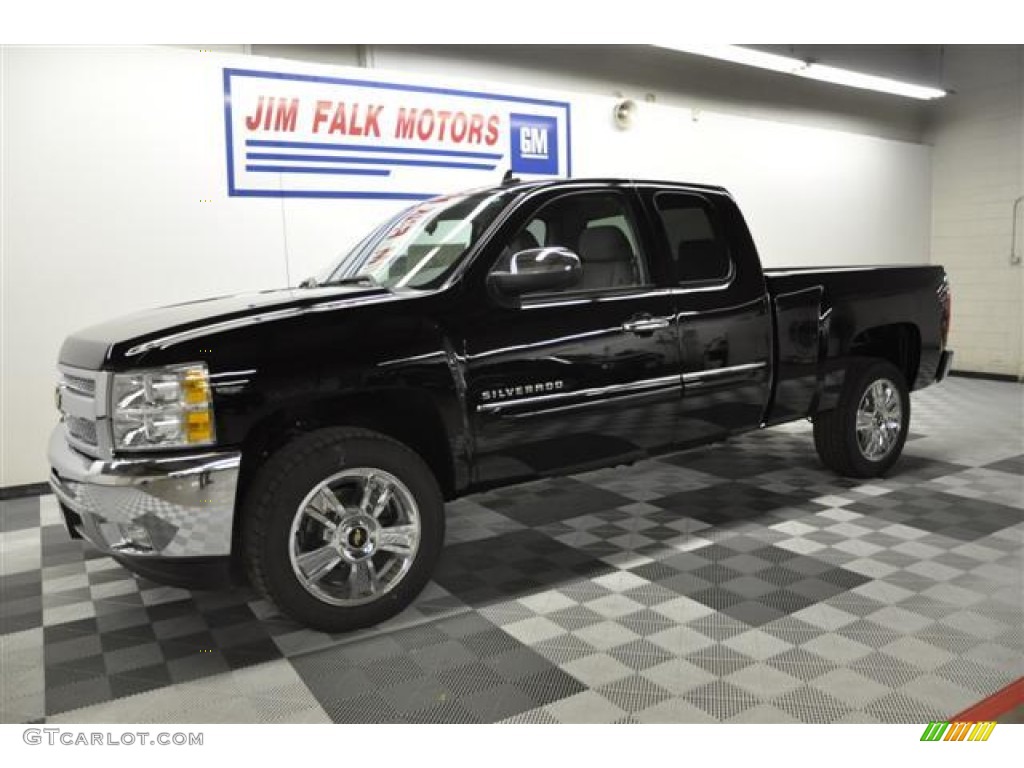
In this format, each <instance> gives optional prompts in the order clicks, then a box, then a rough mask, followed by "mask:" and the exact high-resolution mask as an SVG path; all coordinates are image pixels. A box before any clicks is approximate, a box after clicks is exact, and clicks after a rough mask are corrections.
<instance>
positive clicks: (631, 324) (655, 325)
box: [622, 315, 670, 334]
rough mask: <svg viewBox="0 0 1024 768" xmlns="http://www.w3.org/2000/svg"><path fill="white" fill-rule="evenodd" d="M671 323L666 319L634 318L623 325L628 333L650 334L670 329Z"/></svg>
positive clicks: (623, 328)
mask: <svg viewBox="0 0 1024 768" xmlns="http://www.w3.org/2000/svg"><path fill="white" fill-rule="evenodd" d="M669 325H670V322H669V321H668V320H667V319H666V318H664V317H651V316H649V315H648V316H646V317H634V318H632V319H630V320H627V321H626V322H624V323H623V324H622V330H624V331H626V332H628V333H636V334H648V333H654V332H655V331H660V330H662V329H663V328H668V327H669Z"/></svg>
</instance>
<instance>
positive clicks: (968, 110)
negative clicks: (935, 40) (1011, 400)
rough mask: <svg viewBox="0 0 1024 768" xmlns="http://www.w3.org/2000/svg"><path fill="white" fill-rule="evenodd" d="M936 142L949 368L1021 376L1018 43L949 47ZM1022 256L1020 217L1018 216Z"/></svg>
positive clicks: (1023, 278) (1023, 78) (1023, 311)
mask: <svg viewBox="0 0 1024 768" xmlns="http://www.w3.org/2000/svg"><path fill="white" fill-rule="evenodd" d="M946 72H947V75H946V77H947V82H948V84H949V85H950V87H952V88H954V89H955V93H954V94H953V95H952V96H950V97H949V98H948V99H947V100H945V101H944V103H942V104H940V105H939V109H938V112H937V116H936V121H935V126H934V131H933V135H932V136H931V137H930V138H931V140H932V142H933V143H934V149H933V153H932V156H933V189H932V228H931V236H932V242H931V251H932V259H933V261H934V262H935V263H936V264H942V265H944V266H945V267H946V269H947V271H948V272H949V277H950V282H951V284H952V287H953V323H952V329H951V331H950V345H951V346H952V347H953V349H955V350H956V358H955V360H954V366H953V367H954V368H957V369H960V370H966V371H979V372H985V373H994V374H1002V375H1008V376H1016V377H1024V265H1013V264H1011V263H1010V251H1011V235H1012V232H1013V220H1012V211H1013V201H1014V199H1015V198H1017V197H1018V196H1020V195H1024V46H1019V45H1018V46H950V47H949V49H948V53H947V57H946ZM1017 228H1018V239H1017V246H1016V247H1017V249H1018V252H1021V253H1024V212H1022V213H1020V214H1019V217H1018V224H1017Z"/></svg>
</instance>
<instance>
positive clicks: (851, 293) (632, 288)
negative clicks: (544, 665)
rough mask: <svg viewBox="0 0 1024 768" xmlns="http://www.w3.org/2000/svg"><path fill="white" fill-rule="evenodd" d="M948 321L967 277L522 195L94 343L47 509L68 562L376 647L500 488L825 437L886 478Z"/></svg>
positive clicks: (412, 221)
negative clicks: (447, 539)
mask: <svg viewBox="0 0 1024 768" xmlns="http://www.w3.org/2000/svg"><path fill="white" fill-rule="evenodd" d="M949 321H950V294H949V288H948V284H947V281H946V277H945V272H944V271H943V269H942V268H941V267H937V266H907V267H862V268H861V267H844V268H835V269H814V270H812V269H776V270H764V269H762V267H761V264H760V261H759V258H758V255H757V251H756V250H755V247H754V243H753V241H752V240H751V236H750V233H749V232H748V230H747V227H746V225H745V223H744V221H743V218H742V216H741V214H740V211H739V209H738V208H737V206H736V204H735V203H734V202H733V200H732V198H731V197H730V196H729V194H728V193H727V192H726V191H725V190H723V189H721V188H717V187H707V186H698V185H684V184H674V183H664V182H641V181H623V180H573V181H554V182H543V183H539V182H538V183H520V182H517V181H516V180H511V181H510V182H508V183H505V184H503V185H501V186H499V187H495V188H490V189H485V190H478V191H472V192H467V193H464V194H456V195H449V196H446V197H439V198H436V199H432V200H428V201H425V202H422V203H419V204H416V205H414V206H413V207H411V208H409V209H407V210H406V211H404V212H402V213H401V214H399V215H398V216H396V217H395V218H393V219H391V220H390V221H387V222H386V223H384V224H383V225H382V226H380V227H378V228H377V229H375V230H374V231H373V232H371V233H370V234H369V235H368V236H367V237H366V239H364V240H363V241H362V242H361V243H359V244H358V245H357V246H356V247H355V248H353V249H352V251H351V252H349V253H348V254H347V255H345V256H344V257H342V258H341V259H340V260H339V261H338V263H337V264H336V265H334V266H333V267H331V268H330V269H329V270H328V271H327V272H326V273H325V274H324V275H321V276H320V278H319V280H317V279H313V278H311V279H309V280H307V281H306V282H305V283H304V284H303V286H302V287H300V288H295V289H283V290H274V291H265V292H261V293H257V294H250V295H241V296H226V297H221V298H215V299H209V300H205V301H196V302H191V303H186V304H178V305H174V306H170V307H164V308H162V309H157V310H153V311H149V312H143V313H140V314H136V315H133V316H129V317H126V318H123V319H120V320H117V321H114V322H111V323H107V324H104V325H99V326H96V327H93V328H89V329H86V330H84V331H81V332H79V333H76V334H75V335H73V336H71V337H70V338H68V339H67V340H66V341H65V343H64V345H63V348H62V349H61V352H60V360H59V371H60V383H59V385H58V389H57V402H58V408H59V410H60V412H61V416H62V419H61V421H62V423H61V424H60V425H59V426H58V427H57V428H56V430H55V431H54V434H53V436H52V438H51V442H50V449H49V457H50V464H51V467H52V473H51V477H50V482H51V485H52V487H53V490H54V492H55V493H56V495H57V497H58V498H59V501H60V504H61V508H62V509H63V513H64V516H65V519H66V522H67V526H68V530H69V531H70V533H71V535H72V536H74V537H80V536H81V537H85V538H86V539H88V540H89V541H91V542H92V543H93V544H94V545H96V546H97V547H99V548H100V549H102V550H103V551H104V552H107V553H109V554H110V555H111V556H113V557H114V558H116V559H117V560H118V561H120V562H121V563H123V564H124V565H125V566H126V567H128V568H130V569H132V570H134V571H136V572H138V573H140V574H143V575H146V576H149V577H151V578H154V579H157V580H161V581H165V582H168V583H178V584H188V585H193V586H196V585H200V584H210V583H212V582H213V581H215V580H217V579H218V578H219V577H221V576H222V575H230V574H235V575H237V574H247V575H248V577H249V579H250V580H251V582H252V583H254V584H255V586H256V587H258V588H259V589H260V590H261V591H262V592H263V593H265V594H266V595H267V596H268V597H269V598H271V599H272V600H273V601H274V602H275V603H276V604H277V605H278V606H279V607H280V608H281V609H282V610H283V611H285V612H286V613H288V614H290V615H291V616H293V617H295V618H296V619H298V620H299V621H301V622H304V623H306V624H308V625H311V626H313V627H318V628H321V629H324V630H329V631H341V630H346V629H353V628H356V627H361V626H367V625H371V624H374V623H377V622H380V621H382V620H383V619H385V618H387V617H389V616H392V615H394V614H395V613H397V612H398V611H400V610H401V609H402V608H403V607H405V606H406V605H407V604H408V603H410V602H411V601H412V599H413V598H414V597H415V596H416V595H417V594H418V593H419V591H420V590H421V589H422V588H423V586H424V585H425V584H426V583H427V581H428V579H429V578H430V575H431V571H432V569H433V567H434V565H435V562H436V561H437V558H438V555H439V553H440V551H441V547H442V543H443V539H444V525H445V522H444V501H445V500H446V499H452V498H455V497H457V496H460V495H464V494H467V493H471V492H473V491H476V490H479V489H482V488H485V487H488V486H494V485H499V484H508V483H514V482H517V481H522V480H527V479H530V478H536V477H539V476H543V475H548V474H552V473H567V472H574V471H578V470H582V469H585V468H593V467H598V466H607V465H616V464H628V463H630V462H633V461H635V460H636V459H639V458H641V457H644V456H649V455H652V454H656V453H658V452H662V451H668V450H677V449H680V448H685V447H688V446H694V445H700V444H705V443H709V442H712V441H718V440H722V439H724V438H726V437H728V436H729V435H733V434H736V433H738V432H742V431H745V430H752V429H757V428H761V427H768V426H771V425H773V424H779V423H782V422H786V421H792V420H794V419H801V418H811V419H812V420H813V421H814V440H815V445H816V446H817V450H818V453H819V455H820V457H821V459H822V461H823V462H824V463H825V464H826V465H827V466H829V467H831V468H832V469H834V470H835V471H837V472H839V473H841V474H844V475H849V476H853V477H872V476H876V475H880V474H882V473H884V472H885V471H886V470H887V469H888V468H889V467H890V466H891V465H892V464H893V462H894V461H896V459H897V458H898V456H899V455H900V452H901V451H902V449H903V444H904V441H905V440H906V437H907V429H908V424H909V418H910V399H909V394H908V393H909V391H910V390H912V389H918V388H921V387H925V386H927V385H929V384H931V383H933V382H936V381H939V380H941V379H942V378H943V376H945V374H946V373H947V371H948V370H949V367H950V363H951V359H952V353H951V352H950V351H949V350H947V349H946V337H947V331H948V329H949ZM239 566H241V567H240V568H239Z"/></svg>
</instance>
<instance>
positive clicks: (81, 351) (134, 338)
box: [60, 285, 391, 370]
mask: <svg viewBox="0 0 1024 768" xmlns="http://www.w3.org/2000/svg"><path fill="white" fill-rule="evenodd" d="M390 295H391V293H390V291H388V290H387V289H386V288H380V287H372V286H367V285H344V286H326V287H321V288H285V289H280V290H271V291H260V292H258V293H243V294H237V295H234V296H218V297H216V298H212V299H201V300H199V301H189V302H184V303H182V304H171V305H170V306H166V307H159V308H157V309H149V310H145V311H143V312H137V313H135V314H132V315H126V316H124V317H120V318H117V319H116V320H110V321H108V322H105V323H101V324H100V325H94V326H91V327H89V328H85V329H83V330H81V331H78V332H77V333H74V334H72V335H71V336H69V337H68V338H67V339H65V341H64V344H63V346H62V347H61V350H60V362H61V363H62V364H64V365H69V366H74V367H76V368H85V369H88V370H99V369H100V368H102V367H103V366H104V364H105V363H108V362H110V361H111V360H112V359H114V358H115V357H120V356H121V355H126V354H127V355H128V356H132V353H133V352H138V351H140V350H139V348H140V347H144V346H146V345H147V343H149V342H155V341H157V340H163V339H167V338H168V337H173V336H175V335H177V334H183V333H188V332H189V331H196V330H206V329H209V331H210V332H215V331H217V330H218V329H221V328H227V327H231V326H233V325H234V324H236V323H238V322H245V321H246V320H250V321H252V322H260V321H266V320H273V319H275V318H279V317H286V316H289V315H291V314H293V313H295V312H300V311H302V310H305V309H311V308H314V307H317V306H320V305H329V304H333V303H335V302H339V301H343V302H344V303H345V304H348V303H349V302H352V303H354V304H361V303H366V302H371V301H373V300H375V299H379V298H380V297H386V296H390Z"/></svg>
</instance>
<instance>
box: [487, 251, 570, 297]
mask: <svg viewBox="0 0 1024 768" xmlns="http://www.w3.org/2000/svg"><path fill="white" fill-rule="evenodd" d="M503 261H505V263H504V264H503V263H501V262H499V263H498V265H497V266H496V267H495V269H494V270H492V271H491V273H490V274H489V275H488V276H487V284H488V286H490V287H491V288H492V289H493V290H494V291H496V292H497V293H498V294H500V295H502V296H522V295H523V294H524V293H535V292H538V291H559V290H562V289H563V288H569V287H571V286H573V285H576V284H577V283H578V282H579V281H580V279H581V278H582V277H583V264H582V263H581V262H580V257H579V256H577V255H576V254H575V253H573V252H572V251H571V250H569V249H568V248H557V247H556V248H530V249H528V250H525V251H519V252H518V253H515V254H512V256H511V257H509V258H507V259H506V260H503Z"/></svg>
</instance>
